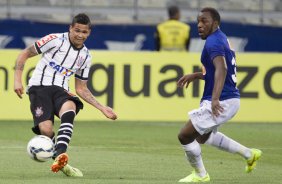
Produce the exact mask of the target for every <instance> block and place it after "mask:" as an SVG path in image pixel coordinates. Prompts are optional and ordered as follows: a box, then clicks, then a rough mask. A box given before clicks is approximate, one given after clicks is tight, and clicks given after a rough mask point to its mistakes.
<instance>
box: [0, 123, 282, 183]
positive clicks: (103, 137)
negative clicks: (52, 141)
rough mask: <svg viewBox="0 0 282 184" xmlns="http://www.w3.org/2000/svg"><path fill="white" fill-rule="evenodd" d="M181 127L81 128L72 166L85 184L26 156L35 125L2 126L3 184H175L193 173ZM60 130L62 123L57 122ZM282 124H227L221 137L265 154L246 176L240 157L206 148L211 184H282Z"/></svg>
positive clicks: (73, 145)
mask: <svg viewBox="0 0 282 184" xmlns="http://www.w3.org/2000/svg"><path fill="white" fill-rule="evenodd" d="M183 124H184V123H180V122H122V121H117V122H112V121H104V122H76V123H75V127H74V134H73V137H72V140H71V144H70V147H69V149H68V154H69V156H70V160H69V163H70V165H72V166H75V167H77V168H79V169H81V170H82V171H83V173H84V177H83V178H69V177H66V176H64V175H63V174H62V173H57V174H54V173H52V172H51V171H50V164H51V163H52V161H51V160H50V161H49V162H45V163H37V162H35V161H33V160H31V159H30V158H29V157H28V155H27V153H26V144H27V142H28V141H29V139H30V138H31V137H32V136H33V133H32V132H31V129H30V127H31V126H32V122H26V121H25V122H14V121H13V122H8V121H1V122H0V149H1V150H0V183H1V184H17V183H21V184H22V183H28V184H37V183H38V184H42V183H52V184H57V183H58V184H62V183H63V184H71V183H73V184H78V183H79V184H80V183H83V184H88V183H89V184H92V183H94V184H173V183H177V181H178V180H179V179H180V178H183V177H185V176H186V175H188V174H189V173H190V172H191V167H190V166H189V164H188V163H187V161H186V159H185V157H184V152H183V150H182V148H181V146H180V144H179V143H178V140H177V134H178V131H179V129H180V128H181V127H182V126H183ZM56 128H58V122H56ZM281 130H282V124H267V123H265V124H264V123H261V124H255V123H253V124H243V123H227V124H225V125H224V126H222V127H221V129H220V131H221V132H223V133H225V134H227V135H228V136H230V137H232V138H234V139H235V140H237V141H239V142H241V143H242V144H244V145H246V146H249V147H255V148H259V149H261V150H262V151H263V156H262V159H261V160H260V161H259V162H258V165H257V169H256V170H255V171H254V172H253V173H251V174H246V173H245V172H244V167H245V161H244V160H243V159H242V158H241V157H240V156H238V155H233V154H230V153H226V152H223V151H221V150H218V149H215V148H213V147H209V146H206V145H204V146H202V152H203V153H202V155H203V159H204V163H205V166H206V169H207V170H208V172H209V174H210V176H211V180H212V181H211V182H210V183H216V184H221V183H222V184H230V183H238V184H242V183H253V184H258V183H263V184H273V183H282V180H281V176H282V175H281V167H282V144H281V140H282V139H281V138H282V134H281Z"/></svg>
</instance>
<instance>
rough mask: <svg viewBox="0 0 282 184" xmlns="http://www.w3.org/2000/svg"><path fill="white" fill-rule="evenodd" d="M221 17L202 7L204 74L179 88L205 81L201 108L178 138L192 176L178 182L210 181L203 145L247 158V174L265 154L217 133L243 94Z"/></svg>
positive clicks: (190, 76) (186, 80) (184, 79)
mask: <svg viewBox="0 0 282 184" xmlns="http://www.w3.org/2000/svg"><path fill="white" fill-rule="evenodd" d="M219 25H220V15H219V13H218V11H217V10H216V9H214V8H203V9H202V10H201V11H200V13H199V15H198V32H199V36H200V37H201V39H203V40H206V43H205V46H204V49H203V51H202V55H201V62H202V65H203V72H196V73H192V74H188V75H185V76H183V77H182V78H180V79H179V81H178V83H177V84H178V86H179V87H184V86H186V87H188V85H189V83H190V82H192V81H194V80H196V79H202V80H204V81H205V88H204V92H203V97H202V99H201V104H200V108H198V109H195V110H192V111H190V112H189V116H190V120H189V121H188V122H187V124H185V125H184V127H183V128H182V129H181V131H180V133H179V135H178V139H179V141H180V143H181V144H182V146H183V149H184V151H185V153H186V157H187V160H188V161H189V162H190V164H191V166H192V167H193V169H194V170H193V171H192V174H190V175H188V176H187V177H185V178H183V179H181V180H179V182H187V183H188V182H207V181H210V176H209V174H208V173H207V171H206V169H205V166H204V164H203V160H202V156H201V147H200V144H208V145H211V146H214V147H217V148H219V149H221V150H225V151H227V152H230V153H237V154H239V155H241V156H242V157H243V158H245V159H246V162H247V166H246V172H247V173H249V172H251V171H252V170H253V169H254V168H255V166H256V161H257V160H258V159H259V158H260V157H261V154H262V152H261V151H260V150H258V149H253V148H252V149H251V148H247V147H245V146H243V145H241V144H240V143H238V142H236V141H234V140H232V139H231V138H229V137H227V136H226V135H224V134H222V133H220V132H218V131H217V128H218V127H219V126H220V125H222V124H224V123H225V122H227V121H228V120H230V119H231V118H232V117H233V116H234V115H235V114H236V113H237V111H238V109H239V106H240V94H239V90H238V89H237V88H236V60H235V53H234V51H233V50H232V48H231V47H230V45H229V42H228V39H227V37H226V35H225V34H224V33H223V32H222V31H221V30H220V28H219Z"/></svg>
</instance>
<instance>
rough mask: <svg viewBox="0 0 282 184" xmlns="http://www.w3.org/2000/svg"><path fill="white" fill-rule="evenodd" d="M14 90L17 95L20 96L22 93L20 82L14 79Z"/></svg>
mask: <svg viewBox="0 0 282 184" xmlns="http://www.w3.org/2000/svg"><path fill="white" fill-rule="evenodd" d="M14 91H15V93H16V94H17V95H18V97H20V98H22V95H23V94H24V88H23V85H22V83H21V82H17V81H15V83H14Z"/></svg>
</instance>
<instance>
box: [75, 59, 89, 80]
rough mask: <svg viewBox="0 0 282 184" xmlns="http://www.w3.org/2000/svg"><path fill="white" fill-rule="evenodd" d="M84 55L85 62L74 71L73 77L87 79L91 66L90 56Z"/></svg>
mask: <svg viewBox="0 0 282 184" xmlns="http://www.w3.org/2000/svg"><path fill="white" fill-rule="evenodd" d="M86 57H87V58H86V61H85V63H84V64H83V65H82V67H81V68H80V69H78V70H77V71H76V72H75V78H78V79H80V80H88V75H89V70H90V67H91V56H90V55H87V56H86Z"/></svg>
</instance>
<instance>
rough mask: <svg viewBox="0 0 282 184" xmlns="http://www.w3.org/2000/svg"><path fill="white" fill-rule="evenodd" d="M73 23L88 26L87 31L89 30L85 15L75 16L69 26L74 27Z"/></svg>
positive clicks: (88, 20)
mask: <svg viewBox="0 0 282 184" xmlns="http://www.w3.org/2000/svg"><path fill="white" fill-rule="evenodd" d="M75 23H78V24H83V25H88V26H89V29H91V21H90V19H89V17H88V15H86V14H85V13H79V14H77V15H76V16H75V17H74V18H73V19H72V23H71V25H72V26H74V24H75Z"/></svg>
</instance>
